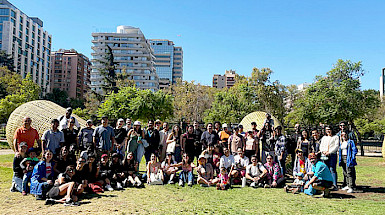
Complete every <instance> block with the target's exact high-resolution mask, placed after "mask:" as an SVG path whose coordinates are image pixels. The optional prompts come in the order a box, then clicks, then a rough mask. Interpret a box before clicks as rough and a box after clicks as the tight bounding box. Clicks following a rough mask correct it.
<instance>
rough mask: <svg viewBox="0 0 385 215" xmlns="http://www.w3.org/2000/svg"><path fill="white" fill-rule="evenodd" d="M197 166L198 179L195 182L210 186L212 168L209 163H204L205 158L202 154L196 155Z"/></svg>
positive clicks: (212, 176)
mask: <svg viewBox="0 0 385 215" xmlns="http://www.w3.org/2000/svg"><path fill="white" fill-rule="evenodd" d="M198 163H199V166H198V167H197V173H198V180H197V183H198V184H200V185H201V186H207V187H208V186H210V185H211V184H213V178H214V169H213V167H212V166H211V164H209V163H206V158H205V156H203V155H200V156H199V157H198Z"/></svg>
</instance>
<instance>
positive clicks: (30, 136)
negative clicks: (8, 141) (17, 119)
mask: <svg viewBox="0 0 385 215" xmlns="http://www.w3.org/2000/svg"><path fill="white" fill-rule="evenodd" d="M13 139H17V143H21V142H26V143H27V145H28V148H32V147H33V145H34V144H35V140H38V139H40V138H39V133H37V130H36V129H34V128H32V127H31V128H29V129H26V128H24V126H22V127H20V128H18V129H16V131H15V135H14V136H13Z"/></svg>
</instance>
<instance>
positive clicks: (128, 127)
mask: <svg viewBox="0 0 385 215" xmlns="http://www.w3.org/2000/svg"><path fill="white" fill-rule="evenodd" d="M123 128H125V129H126V131H127V132H129V131H130V130H131V129H132V122H131V119H130V118H127V119H126V125H125V126H124V127H123Z"/></svg>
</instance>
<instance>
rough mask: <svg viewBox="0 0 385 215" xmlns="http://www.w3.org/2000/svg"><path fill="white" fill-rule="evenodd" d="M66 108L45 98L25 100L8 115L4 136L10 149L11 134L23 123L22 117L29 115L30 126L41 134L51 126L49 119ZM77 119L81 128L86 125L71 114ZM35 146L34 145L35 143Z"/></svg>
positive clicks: (61, 113) (11, 143)
mask: <svg viewBox="0 0 385 215" xmlns="http://www.w3.org/2000/svg"><path fill="white" fill-rule="evenodd" d="M65 113H66V109H65V108H63V107H61V106H59V105H57V104H55V103H53V102H51V101H47V100H36V101H31V102H27V103H25V104H23V105H21V106H20V107H18V108H16V109H15V110H14V111H13V112H12V114H11V115H10V116H9V119H8V122H7V127H6V136H7V141H8V144H9V146H10V147H11V149H13V150H14V148H13V135H14V134H15V131H16V129H17V128H19V127H21V126H22V125H23V118H24V117H26V116H29V117H30V118H31V119H32V124H31V126H32V127H33V128H35V129H36V130H37V132H39V135H40V137H41V135H42V134H43V133H44V132H45V131H46V130H48V129H50V127H51V120H52V119H55V118H58V117H59V116H62V115H65ZM73 116H74V117H76V119H77V120H78V121H79V124H80V126H81V127H82V128H84V127H85V126H86V121H84V120H83V119H81V118H80V117H78V116H76V115H74V114H73ZM35 144H36V143H35ZM35 146H36V145H35Z"/></svg>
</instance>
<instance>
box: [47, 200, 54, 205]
mask: <svg viewBox="0 0 385 215" xmlns="http://www.w3.org/2000/svg"><path fill="white" fill-rule="evenodd" d="M55 203H56V201H55V200H54V199H46V200H45V204H46V205H53V204H55Z"/></svg>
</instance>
